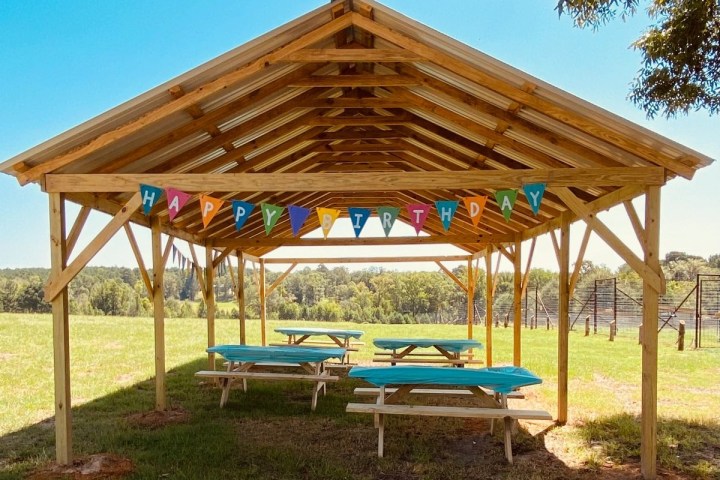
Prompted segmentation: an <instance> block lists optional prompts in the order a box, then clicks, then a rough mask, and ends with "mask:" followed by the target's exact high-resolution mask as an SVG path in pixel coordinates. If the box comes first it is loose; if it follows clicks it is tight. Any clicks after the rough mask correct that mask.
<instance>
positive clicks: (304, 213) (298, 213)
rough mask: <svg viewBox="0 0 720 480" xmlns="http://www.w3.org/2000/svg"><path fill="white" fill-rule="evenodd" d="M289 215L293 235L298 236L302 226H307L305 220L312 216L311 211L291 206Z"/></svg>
mask: <svg viewBox="0 0 720 480" xmlns="http://www.w3.org/2000/svg"><path fill="white" fill-rule="evenodd" d="M288 213H289V214H290V227H292V231H293V235H295V236H297V234H298V233H299V232H300V229H301V228H302V226H303V225H305V220H307V218H308V216H309V215H310V209H309V208H305V207H298V206H297V205H290V206H288Z"/></svg>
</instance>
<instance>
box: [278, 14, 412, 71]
mask: <svg viewBox="0 0 720 480" xmlns="http://www.w3.org/2000/svg"><path fill="white" fill-rule="evenodd" d="M347 15H352V14H347ZM347 15H344V16H343V17H345V16H347ZM343 17H341V18H343ZM425 60H426V59H425V58H424V57H423V56H421V55H417V54H414V53H412V52H408V51H407V50H400V49H390V48H323V49H317V48H306V49H304V50H299V51H296V52H293V53H290V54H287V55H284V56H283V58H282V59H281V61H283V62H295V63H309V62H316V63H325V62H329V63H337V62H363V63H375V62H422V61H425Z"/></svg>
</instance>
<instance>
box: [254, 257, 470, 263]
mask: <svg viewBox="0 0 720 480" xmlns="http://www.w3.org/2000/svg"><path fill="white" fill-rule="evenodd" d="M467 259H468V255H446V256H442V257H438V256H434V257H357V258H355V257H342V258H325V257H316V258H261V259H260V261H261V263H265V264H281V265H285V264H290V263H405V262H433V263H435V262H438V261H440V262H464V261H466V260H467Z"/></svg>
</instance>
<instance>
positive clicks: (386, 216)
mask: <svg viewBox="0 0 720 480" xmlns="http://www.w3.org/2000/svg"><path fill="white" fill-rule="evenodd" d="M377 212H378V217H380V224H381V225H382V227H383V230H384V231H385V236H386V237H387V236H388V235H390V230H392V227H393V225H394V224H395V219H397V216H398V214H399V213H400V208H398V207H377Z"/></svg>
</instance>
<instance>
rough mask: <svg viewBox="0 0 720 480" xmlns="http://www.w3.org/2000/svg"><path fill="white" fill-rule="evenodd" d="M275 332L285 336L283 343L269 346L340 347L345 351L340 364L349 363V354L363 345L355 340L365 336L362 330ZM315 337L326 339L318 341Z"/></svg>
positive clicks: (321, 329)
mask: <svg viewBox="0 0 720 480" xmlns="http://www.w3.org/2000/svg"><path fill="white" fill-rule="evenodd" d="M275 331H276V332H278V333H282V334H283V335H286V336H287V341H286V342H284V343H271V344H270V345H271V346H295V347H340V348H344V349H345V356H344V357H343V358H342V359H341V363H343V364H348V363H349V362H350V353H349V352H357V351H358V347H361V346H363V345H365V343H364V342H361V341H358V340H355V339H359V338H360V337H361V336H363V335H364V334H365V332H364V331H362V330H342V329H336V328H316V327H280V328H276V329H275ZM317 337H327V338H326V339H325V338H324V339H322V340H318V339H317Z"/></svg>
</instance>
